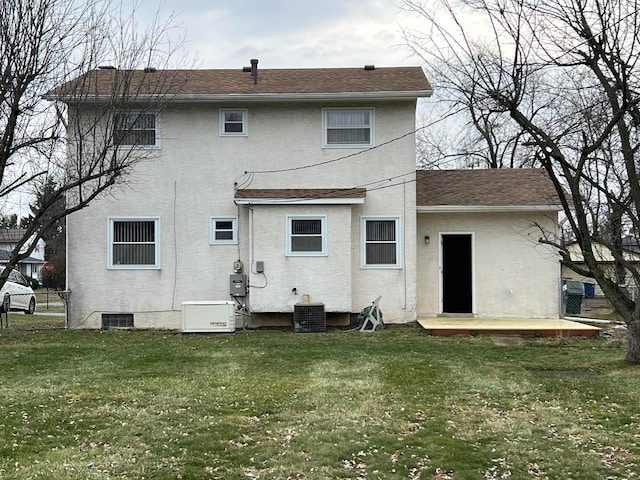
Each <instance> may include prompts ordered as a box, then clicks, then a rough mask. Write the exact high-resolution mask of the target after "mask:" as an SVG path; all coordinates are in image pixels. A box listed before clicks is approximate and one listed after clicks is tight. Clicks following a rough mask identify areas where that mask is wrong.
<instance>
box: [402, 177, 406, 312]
mask: <svg viewBox="0 0 640 480" xmlns="http://www.w3.org/2000/svg"><path fill="white" fill-rule="evenodd" d="M402 198H403V206H402V209H403V211H404V221H403V222H402V224H403V230H404V235H403V237H404V238H403V241H404V255H402V272H403V275H404V305H403V306H402V309H403V310H406V309H407V181H406V179H404V178H403V179H402Z"/></svg>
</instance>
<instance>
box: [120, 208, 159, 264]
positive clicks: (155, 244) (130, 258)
mask: <svg viewBox="0 0 640 480" xmlns="http://www.w3.org/2000/svg"><path fill="white" fill-rule="evenodd" d="M108 267H109V268H114V269H118V268H122V269H158V268H160V219H159V218H157V217H153V218H139V217H129V218H110V219H109V251H108Z"/></svg>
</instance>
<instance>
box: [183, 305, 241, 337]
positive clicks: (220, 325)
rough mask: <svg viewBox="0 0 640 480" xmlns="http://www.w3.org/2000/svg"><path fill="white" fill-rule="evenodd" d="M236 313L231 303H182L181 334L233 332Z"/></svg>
mask: <svg viewBox="0 0 640 480" xmlns="http://www.w3.org/2000/svg"><path fill="white" fill-rule="evenodd" d="M235 330H236V311H235V304H234V303H233V302H229V301H226V302H208V301H204V302H182V332H183V333H225V332H235Z"/></svg>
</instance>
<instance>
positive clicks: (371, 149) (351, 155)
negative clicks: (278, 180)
mask: <svg viewBox="0 0 640 480" xmlns="http://www.w3.org/2000/svg"><path fill="white" fill-rule="evenodd" d="M430 126H431V125H424V126H422V127H418V128H416V129H415V130H412V131H411V132H408V133H405V134H403V135H400V136H399V137H395V138H392V139H391V140H387V141H386V142H382V143H379V144H377V145H374V146H372V147H369V148H365V149H364V150H360V151H358V152H354V153H350V154H348V155H343V156H342V157H338V158H333V159H331V160H325V161H322V162H318V163H312V164H311V165H300V166H298V167H288V168H280V169H274V170H247V171H245V172H244V174H245V175H253V174H266V173H285V172H294V171H297V170H306V169H307V168H314V167H320V166H323V165H328V164H331V163H335V162H339V161H342V160H346V159H348V158H352V157H356V156H358V155H362V154H364V153H368V152H371V151H373V150H377V149H378V148H381V147H384V146H386V145H389V144H391V143H393V142H397V141H398V140H402V139H403V138H406V137H408V136H410V135H415V134H416V133H417V132H419V131H420V130H424V129H425V128H428V127H430Z"/></svg>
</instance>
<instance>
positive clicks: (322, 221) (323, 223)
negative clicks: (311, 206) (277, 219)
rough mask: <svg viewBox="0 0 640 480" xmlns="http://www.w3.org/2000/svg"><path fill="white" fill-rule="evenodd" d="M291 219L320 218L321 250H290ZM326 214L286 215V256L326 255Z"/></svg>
mask: <svg viewBox="0 0 640 480" xmlns="http://www.w3.org/2000/svg"><path fill="white" fill-rule="evenodd" d="M293 220H320V225H321V228H322V251H321V252H294V251H292V250H291V233H292V231H291V222H292V221H293ZM327 243H328V242H327V216H326V215H287V252H286V256H287V257H326V256H327V255H328V253H327V251H328V249H327Z"/></svg>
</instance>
